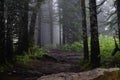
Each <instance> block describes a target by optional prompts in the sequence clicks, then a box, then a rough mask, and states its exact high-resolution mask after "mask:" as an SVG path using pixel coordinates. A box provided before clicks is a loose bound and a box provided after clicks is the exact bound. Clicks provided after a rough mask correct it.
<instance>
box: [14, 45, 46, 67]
mask: <svg viewBox="0 0 120 80" xmlns="http://www.w3.org/2000/svg"><path fill="white" fill-rule="evenodd" d="M43 55H44V52H43V50H42V48H40V47H38V46H34V47H32V48H30V49H29V52H28V53H24V55H17V56H16V63H18V64H22V65H28V64H29V62H30V61H31V60H32V59H31V57H34V58H36V57H42V56H43Z"/></svg>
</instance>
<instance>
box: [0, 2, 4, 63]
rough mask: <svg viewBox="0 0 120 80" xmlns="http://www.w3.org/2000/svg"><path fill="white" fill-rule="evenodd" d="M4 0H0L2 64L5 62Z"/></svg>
mask: <svg viewBox="0 0 120 80" xmlns="http://www.w3.org/2000/svg"><path fill="white" fill-rule="evenodd" d="M4 21H5V20H4V0H0V65H2V64H4V62H5V60H4V59H5V25H4Z"/></svg>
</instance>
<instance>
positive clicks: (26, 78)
mask: <svg viewBox="0 0 120 80" xmlns="http://www.w3.org/2000/svg"><path fill="white" fill-rule="evenodd" d="M48 55H49V56H46V57H44V58H39V57H38V58H37V59H34V58H33V60H32V61H31V62H30V65H29V66H21V65H16V66H15V68H14V69H13V70H11V71H10V72H6V73H1V74H0V80H36V79H37V78H39V77H41V76H45V75H50V74H57V73H61V72H80V71H81V70H80V66H79V62H80V59H81V58H82V53H68V52H63V51H61V50H58V49H52V50H50V51H49V52H48Z"/></svg>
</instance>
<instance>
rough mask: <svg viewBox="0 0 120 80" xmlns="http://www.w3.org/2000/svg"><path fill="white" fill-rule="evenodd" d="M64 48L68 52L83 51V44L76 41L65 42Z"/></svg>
mask: <svg viewBox="0 0 120 80" xmlns="http://www.w3.org/2000/svg"><path fill="white" fill-rule="evenodd" d="M62 50H63V51H67V52H82V51H83V44H82V43H80V42H74V43H72V44H65V45H63V46H62Z"/></svg>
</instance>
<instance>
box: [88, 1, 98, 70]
mask: <svg viewBox="0 0 120 80" xmlns="http://www.w3.org/2000/svg"><path fill="white" fill-rule="evenodd" d="M89 5H90V29H91V59H90V63H91V65H92V66H93V67H94V68H95V67H99V66H100V48H99V38H98V37H99V35H98V22H97V10H96V0H89Z"/></svg>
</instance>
